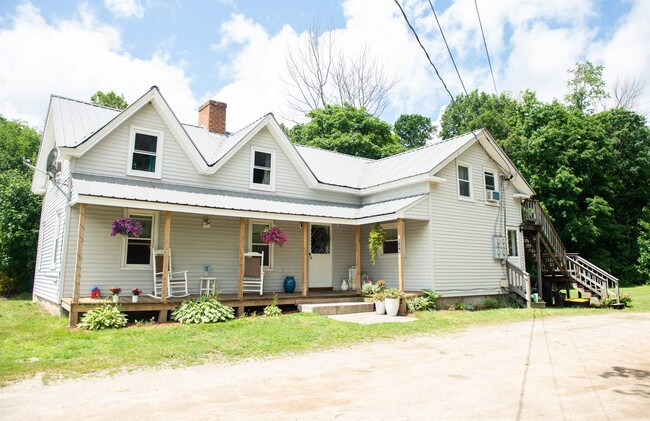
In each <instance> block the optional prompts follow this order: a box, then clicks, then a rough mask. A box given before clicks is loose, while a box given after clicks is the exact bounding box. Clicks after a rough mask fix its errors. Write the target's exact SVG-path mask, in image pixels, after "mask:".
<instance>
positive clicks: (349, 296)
mask: <svg viewBox="0 0 650 421" xmlns="http://www.w3.org/2000/svg"><path fill="white" fill-rule="evenodd" d="M276 295H277V300H278V305H295V306H297V305H298V304H308V303H309V304H314V303H331V302H343V301H357V300H359V299H360V298H361V294H360V292H359V291H358V290H355V291H334V290H315V291H314V290H312V291H308V292H307V294H306V295H305V296H303V295H302V294H301V293H300V292H298V291H296V292H294V293H286V292H265V293H263V294H262V295H259V294H250V293H246V294H244V297H243V299H240V298H239V297H238V296H237V294H220V295H219V301H220V302H221V303H222V304H224V305H227V306H229V307H233V308H235V309H236V310H237V314H239V315H241V314H244V312H245V311H246V308H249V307H265V306H267V305H269V304H271V303H272V302H273V299H274V296H276ZM198 297H199V295H198V294H191V295H189V296H186V297H168V298H167V300H165V301H166V302H162V300H161V299H158V298H154V297H151V296H146V295H145V296H141V297H139V298H138V302H137V303H133V302H131V297H128V296H123V297H120V298H119V305H120V307H121V308H122V310H123V311H126V312H144V311H155V312H158V318H157V321H158V322H165V321H167V319H168V313H169V311H170V310H172V309H174V308H175V307H178V305H179V304H181V303H182V302H183V301H186V300H191V299H195V298H198ZM112 302H113V301H112V300H111V299H110V298H99V299H97V298H90V297H83V298H80V299H79V300H78V301H77V302H74V301H73V300H72V298H63V299H62V302H61V306H62V307H63V309H65V310H66V311H67V312H68V314H69V315H70V327H74V326H76V324H77V321H78V318H79V314H81V313H84V312H86V311H88V310H90V309H92V308H93V307H96V306H100V305H103V304H108V303H112ZM73 321H74V323H73Z"/></svg>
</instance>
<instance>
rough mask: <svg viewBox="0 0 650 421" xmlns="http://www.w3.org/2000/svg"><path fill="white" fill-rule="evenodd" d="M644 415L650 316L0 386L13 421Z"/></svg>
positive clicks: (505, 327) (1, 413) (649, 412)
mask: <svg viewBox="0 0 650 421" xmlns="http://www.w3.org/2000/svg"><path fill="white" fill-rule="evenodd" d="M71 418H84V419H106V420H108V419H119V418H121V419H161V418H177V419H193V420H194V419H282V420H285V419H299V420H303V419H304V420H314V419H334V418H336V419H352V420H357V419H385V420H402V419H463V420H468V419H469V420H471V419H478V420H486V419H488V420H519V419H522V420H529V419H544V420H563V419H566V420H590V421H595V420H609V419H612V420H620V419H625V420H637V419H639V420H640V419H646V420H647V419H650V314H640V313H629V312H628V311H624V312H621V313H614V314H612V313H609V314H603V315H598V316H583V317H580V316H579V317H570V318H564V317H563V318H552V319H534V320H530V321H526V322H518V323H512V324H502V325H495V326H487V327H474V328H471V329H468V330H465V331H462V332H458V333H455V334H445V335H441V336H435V335H432V336H426V337H417V338H407V339H404V340H403V341H377V342H374V343H367V344H361V345H357V346H353V347H349V348H343V349H337V350H328V351H323V352H314V353H311V354H306V355H302V356H290V357H284V358H274V359H267V360H255V361H246V362H242V363H237V364H207V365H203V366H199V367H190V368H182V369H160V370H154V369H151V370H141V371H135V372H130V373H126V372H124V373H120V374H117V375H114V376H112V377H99V378H97V377H95V378H83V379H77V380H66V381H62V382H56V383H53V384H49V385H43V384H42V383H41V381H40V379H32V380H29V381H24V382H21V383H17V384H14V385H11V386H9V387H6V388H4V389H0V420H12V419H21V420H22V419H62V420H63V419H65V420H69V419H71Z"/></svg>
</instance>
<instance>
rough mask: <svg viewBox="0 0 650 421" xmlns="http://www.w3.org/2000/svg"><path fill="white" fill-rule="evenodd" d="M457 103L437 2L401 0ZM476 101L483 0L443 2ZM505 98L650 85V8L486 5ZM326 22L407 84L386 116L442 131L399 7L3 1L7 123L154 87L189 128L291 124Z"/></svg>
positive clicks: (327, 1) (368, 2) (437, 85)
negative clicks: (594, 83)
mask: <svg viewBox="0 0 650 421" xmlns="http://www.w3.org/2000/svg"><path fill="white" fill-rule="evenodd" d="M399 1H400V4H402V6H403V7H404V9H405V11H406V14H407V16H408V18H409V20H410V21H411V22H412V23H413V24H414V26H415V28H416V31H417V32H418V35H419V36H420V38H421V39H422V41H423V44H424V45H425V47H426V49H427V51H428V52H429V54H430V55H431V58H432V60H433V62H434V64H435V65H436V66H437V67H438V69H439V71H440V73H441V76H442V78H443V80H444V82H445V84H446V85H447V86H448V87H449V90H450V91H451V93H452V94H453V95H457V94H459V93H462V87H461V84H460V82H459V79H458V77H457V75H456V72H455V70H454V68H453V66H452V63H451V60H450V58H449V54H448V52H447V50H446V48H445V45H444V43H443V42H442V38H441V35H440V32H439V30H438V27H437V25H436V22H435V19H434V17H433V14H432V12H431V8H430V6H429V2H428V0H399ZM432 4H433V8H434V10H435V12H436V14H437V15H438V18H439V20H440V24H441V26H442V29H443V31H444V34H445V37H446V39H447V41H448V43H449V46H450V48H451V51H452V53H453V56H454V59H455V61H456V63H457V64H458V67H459V72H460V75H461V77H462V79H463V82H464V84H465V87H466V88H467V90H468V91H471V90H474V89H479V90H483V91H486V92H494V87H493V83H492V77H491V75H490V70H489V67H488V63H487V58H486V54H485V47H484V45H483V39H482V37H481V32H480V28H479V24H478V17H477V13H476V8H475V5H474V0H441V1H434V0H432ZM476 4H477V5H478V9H479V12H480V17H481V20H482V24H483V29H484V32H485V39H486V43H487V47H488V51H489V54H490V58H491V61H492V67H493V70H494V77H495V80H496V86H497V90H498V92H502V91H510V92H511V93H512V94H513V95H514V96H518V95H519V94H520V92H521V91H522V90H524V89H531V90H534V91H536V92H537V96H538V98H540V99H542V100H545V101H550V100H552V99H554V98H557V99H562V98H563V97H564V95H565V94H566V82H567V80H568V78H569V75H568V73H567V70H568V69H569V68H571V67H572V66H574V65H575V63H576V62H578V61H584V60H589V61H591V62H592V63H594V64H598V65H603V66H604V68H605V70H604V76H605V80H606V81H607V82H608V83H612V82H614V81H615V80H617V79H619V80H626V79H634V78H636V79H639V80H640V81H641V82H642V83H644V84H645V85H646V89H645V92H644V94H643V97H642V98H641V104H640V105H639V109H638V111H639V112H641V113H642V114H645V115H646V116H648V115H649V114H650V86H648V85H649V84H648V83H647V82H648V75H650V48H649V47H648V44H649V43H650V25H649V24H648V23H649V22H650V1H648V0H622V1H613V0H604V1H598V0H544V1H541V0H476ZM315 21H319V22H320V27H321V30H322V31H323V32H328V31H332V35H333V36H334V39H335V43H336V46H337V48H339V49H340V51H341V52H342V53H343V54H347V55H349V56H354V55H355V54H358V52H359V51H360V50H361V49H362V48H364V47H367V48H369V50H370V51H371V53H372V54H373V55H374V56H375V57H376V59H377V62H378V63H381V64H382V66H383V69H384V72H386V74H387V75H389V76H391V77H392V76H395V77H396V78H397V80H398V83H397V84H396V86H395V87H394V88H393V89H392V90H391V92H390V95H389V98H388V106H387V107H386V109H385V110H384V112H383V113H382V114H381V116H380V117H381V118H382V119H384V120H386V121H388V122H389V123H393V122H394V121H395V119H396V118H397V117H398V116H399V115H401V114H405V113H407V114H415V113H416V114H422V115H425V116H428V117H431V118H432V120H434V121H437V120H438V119H439V117H440V115H441V112H442V111H443V110H444V107H445V106H446V105H447V104H448V103H449V101H450V99H449V95H448V94H447V92H446V91H445V90H444V88H443V85H442V83H441V82H440V81H439V80H438V78H437V77H436V75H435V73H434V71H433V69H432V68H431V67H430V65H429V63H428V61H427V59H426V57H425V55H424V53H423V52H422V50H421V49H420V47H419V46H418V44H417V42H416V40H415V38H414V36H413V35H412V33H411V32H410V31H409V29H408V27H407V26H406V24H405V21H404V19H403V17H402V15H401V13H400V11H399V9H398V7H397V5H396V4H395V2H394V1H393V0H339V1H336V0H302V1H301V0H275V1H267V0H246V1H236V0H93V1H90V0H86V1H80V0H57V1H47V0H32V1H16V0H0V115H3V116H4V117H6V118H9V119H20V120H22V121H25V122H27V123H28V124H30V125H32V126H34V127H36V128H42V126H43V122H44V120H45V116H46V113H47V107H48V103H49V98H50V95H51V94H56V95H61V96H64V97H68V98H73V99H78V100H83V101H89V100H90V97H91V96H92V94H93V93H94V92H96V91H97V90H101V91H105V92H107V91H111V90H114V91H116V92H117V93H120V94H123V95H124V97H125V99H126V100H127V102H129V103H132V102H134V101H135V100H137V99H138V98H139V97H140V96H141V95H143V94H144V93H145V92H146V91H147V90H148V89H149V88H150V87H151V86H153V85H156V86H158V87H159V89H160V91H161V92H162V94H163V96H164V97H165V99H166V100H167V102H168V103H169V104H170V106H171V107H172V109H173V110H174V112H175V114H176V115H177V117H178V118H179V119H180V120H181V122H183V123H190V124H196V123H197V119H198V111H197V110H198V107H199V105H200V104H202V103H203V102H205V101H206V100H208V99H215V100H217V101H222V102H226V103H227V104H228V109H227V130H228V131H235V130H237V129H238V128H241V127H243V126H245V125H246V124H248V123H250V122H251V121H253V120H255V119H257V118H258V117H260V116H262V115H264V114H266V113H268V112H273V113H274V114H275V116H276V117H277V118H278V120H280V121H282V122H285V123H287V124H291V121H296V120H300V119H301V118H303V117H302V116H296V115H295V113H292V111H291V109H290V107H289V105H288V102H287V89H288V88H287V83H286V81H287V80H288V78H287V73H286V59H287V55H288V52H289V51H294V52H295V51H298V50H299V48H300V46H301V45H304V43H305V40H306V30H307V27H308V26H309V25H310V24H311V23H313V22H315Z"/></svg>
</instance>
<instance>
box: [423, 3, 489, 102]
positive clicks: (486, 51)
mask: <svg viewBox="0 0 650 421" xmlns="http://www.w3.org/2000/svg"><path fill="white" fill-rule="evenodd" d="M474 7H476V16H478V25H479V26H480V27H481V35H482V36H483V46H485V55H486V56H487V60H488V64H489V65H490V74H491V75H492V84H494V92H495V93H496V94H497V95H499V91H498V90H497V82H496V81H495V80H494V72H493V71H492V61H491V60H490V53H488V48H487V42H485V33H484V32H483V23H482V22H481V13H479V11H478V3H476V0H474ZM436 20H437V18H436Z"/></svg>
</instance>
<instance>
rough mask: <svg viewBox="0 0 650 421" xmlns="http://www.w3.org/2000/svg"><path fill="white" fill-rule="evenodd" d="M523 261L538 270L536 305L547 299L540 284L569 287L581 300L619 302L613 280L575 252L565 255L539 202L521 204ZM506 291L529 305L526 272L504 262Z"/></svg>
mask: <svg viewBox="0 0 650 421" xmlns="http://www.w3.org/2000/svg"><path fill="white" fill-rule="evenodd" d="M521 209H522V217H523V218H522V219H523V221H524V222H523V223H522V224H521V226H520V229H521V230H522V232H523V233H524V249H525V253H526V258H527V260H529V261H532V262H534V263H535V266H536V267H537V282H538V285H537V290H538V297H539V300H538V302H540V303H541V302H543V300H544V299H548V298H550V297H544V296H543V290H544V288H543V287H542V286H543V284H550V285H551V286H557V285H558V284H560V285H564V286H566V289H567V290H568V288H569V285H570V286H572V287H573V288H574V289H576V290H577V291H578V292H579V293H580V295H581V296H582V297H585V298H597V299H599V300H602V299H603V298H615V299H616V302H617V303H619V302H620V301H619V298H620V292H619V285H618V284H619V282H618V279H617V278H616V277H614V276H613V275H611V274H610V273H608V272H607V271H605V270H603V269H601V268H599V267H598V266H596V265H594V264H593V263H591V262H589V261H588V260H586V259H584V258H582V257H580V256H579V255H578V254H575V253H567V252H566V249H565V247H564V244H563V243H562V240H561V239H560V236H559V235H558V234H557V232H556V231H555V228H554V227H553V224H552V223H551V221H550V220H549V218H548V215H546V212H544V209H542V207H541V205H540V203H539V201H537V200H525V201H524V202H523V203H522V208H521ZM506 269H507V274H508V288H509V290H510V291H512V292H514V293H516V294H517V295H519V296H521V297H522V298H524V299H525V300H526V302H527V303H528V304H529V306H531V303H532V301H531V293H530V290H531V284H530V277H529V275H528V273H526V272H525V271H522V270H521V269H519V268H517V267H516V266H514V265H512V264H510V263H509V262H508V263H506Z"/></svg>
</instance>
